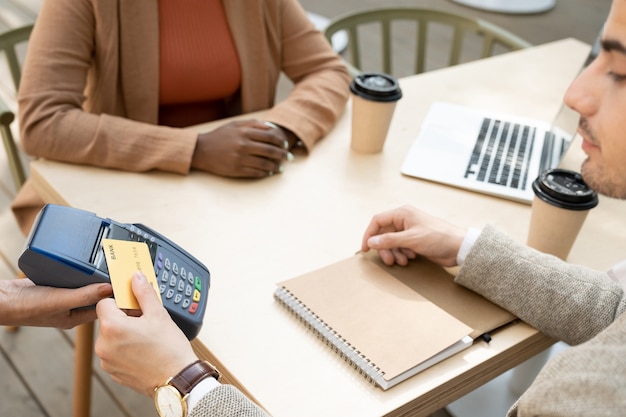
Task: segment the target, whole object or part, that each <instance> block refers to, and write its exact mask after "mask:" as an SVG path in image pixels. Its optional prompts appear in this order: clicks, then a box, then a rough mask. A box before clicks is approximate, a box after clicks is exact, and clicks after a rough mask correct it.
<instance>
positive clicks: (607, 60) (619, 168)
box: [565, 0, 626, 199]
mask: <svg viewBox="0 0 626 417" xmlns="http://www.w3.org/2000/svg"><path fill="white" fill-rule="evenodd" d="M565 103H566V104H567V105H568V106H570V107H571V108H572V109H574V110H576V111H577V112H578V113H579V114H580V116H581V118H580V124H579V127H578V133H579V134H580V135H581V136H582V138H583V145H582V149H583V151H584V152H585V153H586V154H587V159H586V160H585V162H583V166H582V169H581V173H582V176H583V178H584V180H585V182H586V183H587V184H588V185H589V186H590V187H591V188H593V189H594V190H596V191H597V192H599V193H601V194H604V195H607V196H609V197H614V198H621V199H626V0H614V1H613V4H612V6H611V11H610V13H609V17H608V19H607V22H606V26H605V28H604V33H603V35H602V50H601V52H600V54H599V55H598V57H597V58H596V59H595V60H594V61H593V62H592V63H591V64H590V65H589V66H588V67H587V68H586V69H585V70H584V71H583V72H582V73H581V74H580V76H579V77H578V78H577V79H576V80H575V81H574V82H573V83H572V85H571V86H570V88H569V89H568V91H567V93H566V94H565Z"/></svg>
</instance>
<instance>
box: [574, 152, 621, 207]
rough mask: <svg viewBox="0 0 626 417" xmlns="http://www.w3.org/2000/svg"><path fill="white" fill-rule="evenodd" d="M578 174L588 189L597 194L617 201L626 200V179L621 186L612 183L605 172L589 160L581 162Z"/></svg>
mask: <svg viewBox="0 0 626 417" xmlns="http://www.w3.org/2000/svg"><path fill="white" fill-rule="evenodd" d="M580 174H581V175H582V177H583V180H584V181H585V183H586V184H587V185H588V186H589V188H591V189H592V190H594V191H595V192H597V193H598V194H602V195H603V196H606V197H610V198H616V199H619V200H624V199H626V179H625V180H624V181H622V183H621V184H620V183H616V182H614V181H612V180H611V177H610V176H609V175H606V172H605V170H604V169H602V167H598V166H595V165H594V164H593V162H592V161H591V160H590V159H589V158H587V159H585V161H584V162H583V164H582V166H581V168H580Z"/></svg>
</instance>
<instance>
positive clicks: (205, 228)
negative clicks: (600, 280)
mask: <svg viewBox="0 0 626 417" xmlns="http://www.w3.org/2000/svg"><path fill="white" fill-rule="evenodd" d="M588 50H589V46H588V45H585V44H583V43H581V42H578V41H576V40H573V39H567V40H563V41H559V42H555V43H551V44H547V45H543V46H539V47H535V48H531V49H528V50H524V51H518V52H514V53H510V54H506V55H502V56H498V57H495V58H490V59H487V60H483V61H478V62H473V63H469V64H465V65H461V66H458V67H454V68H448V69H444V70H440V71H434V72H430V73H426V74H423V75H419V76H412V77H407V78H405V79H402V80H401V86H402V89H403V92H404V97H403V99H402V100H401V101H400V102H399V104H398V106H397V109H396V114H395V115H394V120H393V123H392V126H391V128H390V132H389V136H388V141H387V143H386V145H385V149H384V151H383V153H382V154H379V155H359V154H355V153H353V152H351V151H350V149H349V131H350V117H349V115H350V106H349V105H348V108H347V112H346V114H345V115H344V116H343V117H342V118H341V120H340V121H339V123H338V124H337V126H336V127H335V129H334V130H333V131H332V132H331V133H330V134H329V135H328V137H326V138H325V139H324V140H323V141H322V142H321V143H320V144H319V145H318V146H317V147H316V148H315V149H314V150H313V152H312V154H311V155H310V156H308V157H302V156H301V157H297V158H296V160H295V161H294V162H292V163H290V164H288V165H287V166H286V170H285V172H284V173H283V174H282V175H275V176H273V177H271V178H267V179H263V180H233V179H226V178H220V177H216V176H212V175H207V174H204V173H200V172H193V173H192V174H191V175H189V176H187V177H185V176H179V175H173V174H167V173H158V172H151V173H147V174H136V173H127V172H120V171H114V170H102V169H98V168H92V167H82V166H73V165H67V164H62V163H56V162H50V161H44V160H40V161H36V162H34V163H33V164H32V174H31V175H32V178H33V179H34V180H35V182H36V185H37V187H38V190H39V191H40V193H41V194H42V196H44V198H45V199H46V200H47V201H49V202H55V203H65V204H68V205H71V206H74V207H78V208H82V209H86V210H90V211H94V212H96V213H98V214H99V215H100V216H103V217H111V218H113V219H115V220H117V221H121V222H141V223H144V224H146V225H148V226H150V227H152V228H154V229H156V230H158V231H159V232H161V233H163V234H165V235H166V236H168V237H169V238H171V239H172V240H173V241H175V242H177V243H178V244H180V245H181V246H182V247H184V248H185V249H187V250H188V251H189V252H191V253H192V254H194V255H195V256H196V257H198V258H199V259H200V260H202V261H203V262H204V263H205V264H206V265H207V266H208V267H209V269H210V271H211V273H212V286H211V291H210V294H209V303H208V308H207V312H206V316H205V322H204V326H203V329H202V331H201V333H200V335H199V337H198V340H199V342H200V343H196V347H197V348H198V349H199V350H200V351H202V352H203V354H205V355H207V356H208V357H209V358H211V359H214V360H217V361H218V362H219V364H220V366H221V367H222V368H223V369H224V370H226V371H227V373H228V374H229V375H230V376H231V377H234V378H235V379H236V382H237V383H238V385H239V386H241V387H242V388H244V389H245V390H246V391H247V392H248V393H250V394H251V395H253V396H254V398H255V399H256V400H257V401H258V402H259V403H260V404H262V405H263V406H264V407H265V408H266V409H267V410H268V411H269V412H270V413H272V414H273V415H274V416H294V415H298V416H308V415H311V416H313V415H315V416H317V415H337V414H339V413H341V414H342V415H352V416H377V415H385V414H401V413H403V412H407V411H409V410H412V411H413V412H415V413H416V414H414V415H425V414H427V413H429V412H432V411H434V410H436V409H438V408H441V407H442V406H444V405H446V404H447V403H449V402H451V401H453V400H454V399H456V398H458V397H460V396H461V395H463V394H465V393H467V392H469V391H470V390H472V389H473V388H476V387H477V386H479V385H480V384H482V383H484V382H486V381H488V380H489V379H491V378H493V377H495V376H497V375H498V374H499V373H501V372H504V371H505V370H507V369H509V368H511V367H512V366H515V365H516V364H517V363H519V362H520V361H522V360H523V359H525V358H527V357H529V356H531V355H533V354H535V353H537V352H539V351H541V350H543V349H545V348H546V347H547V346H548V345H549V344H550V343H551V342H552V341H551V340H549V339H548V338H546V337H545V336H543V335H541V334H539V333H538V332H536V331H535V330H534V329H532V328H530V327H529V326H527V325H525V324H523V323H519V324H516V325H513V326H510V327H508V328H506V329H504V330H502V331H500V332H499V333H497V334H496V335H494V338H493V341H492V342H491V343H490V344H489V345H487V344H486V343H483V342H479V343H476V344H475V345H474V346H472V347H471V348H470V349H468V350H466V351H465V352H463V353H461V354H459V355H457V356H456V357H454V358H452V359H450V360H447V361H445V362H443V363H441V364H439V365H437V366H435V367H433V368H431V369H430V370H427V371H425V372H423V373H421V374H419V375H417V376H415V377H413V378H411V379H409V380H407V381H405V382H403V383H401V384H399V385H398V386H396V387H394V388H392V389H390V390H388V391H382V390H380V389H378V388H376V387H374V386H372V385H370V384H369V383H368V382H367V381H365V379H364V378H363V377H361V376H360V375H359V374H358V373H357V372H356V371H355V370H353V369H352V368H350V367H349V366H348V365H347V364H346V363H345V362H343V361H342V360H341V359H340V358H339V357H338V356H337V355H335V354H334V353H333V352H332V351H331V349H329V348H328V347H327V346H326V345H324V344H323V343H322V342H321V341H319V340H318V339H317V338H316V337H315V336H313V334H312V333H310V332H309V331H308V330H306V329H305V328H304V326H302V325H301V324H300V323H299V322H298V321H296V320H295V319H294V318H292V317H291V316H290V315H289V314H288V313H287V312H286V311H285V310H284V309H283V308H282V307H280V306H279V305H278V304H277V303H276V302H274V300H273V298H272V292H273V291H274V288H275V283H276V282H278V281H280V280H283V279H286V278H290V277H293V276H296V275H299V274H302V273H304V272H308V271H310V270H312V269H315V268H319V267H322V266H325V265H327V264H329V263H332V262H335V261H338V260H340V259H343V258H345V257H348V256H350V255H352V254H353V253H354V252H355V251H356V250H358V249H359V246H360V240H361V236H362V233H363V231H364V229H365V227H366V225H367V224H368V223H369V221H370V219H371V216H372V215H373V214H375V213H377V212H379V211H382V210H386V209H389V208H393V207H396V206H398V205H401V204H405V203H409V204H413V205H416V206H419V207H421V208H423V209H425V210H427V211H430V212H432V213H434V214H439V215H441V216H443V217H445V218H447V219H449V220H450V221H452V222H455V223H457V224H460V225H466V226H477V227H480V226H482V225H484V224H486V223H491V224H494V225H496V226H498V227H499V228H501V229H503V230H505V231H506V232H508V233H509V234H510V235H511V236H513V237H514V238H516V239H518V240H519V241H525V238H526V229H527V227H528V221H529V216H530V208H529V206H527V205H523V204H520V203H514V202H510V201H505V200H503V199H499V198H494V197H488V196H484V195H480V194H476V193H471V192H467V191H463V190H460V189H456V188H452V187H447V186H442V185H438V184H435V183H431V182H427V181H420V180H417V179H414V178H409V177H405V176H403V175H401V174H400V172H399V169H400V165H401V163H402V160H403V158H404V155H405V154H406V152H407V150H408V148H409V146H410V145H411V143H412V141H413V139H414V138H415V136H416V134H417V132H418V130H419V127H420V122H421V120H422V118H423V116H424V114H425V112H426V110H427V108H428V106H429V103H431V102H432V101H433V100H448V101H453V102H457V103H462V104H469V105H473V106H476V107H482V108H485V109H495V110H498V111H506V112H515V113H518V114H521V115H524V116H527V117H535V118H540V119H544V120H547V121H549V120H550V119H551V118H552V117H553V116H554V114H556V112H557V110H558V108H559V104H560V101H561V99H562V96H563V93H564V91H565V89H566V88H567V85H568V84H569V82H570V81H571V80H572V79H573V78H574V77H575V75H576V73H577V70H578V68H580V65H581V64H582V62H583V61H584V59H585V57H586V54H587V52H588ZM257 116H259V117H262V114H261V115H257ZM582 157H583V155H582V152H581V151H580V146H579V145H576V144H575V145H574V146H572V148H570V151H569V152H568V157H567V161H566V166H567V165H568V164H569V166H571V167H573V168H576V169H577V168H578V166H579V165H580V161H581V160H582ZM623 210H624V205H623V204H621V203H619V202H616V201H612V200H606V199H602V200H601V203H600V205H599V206H598V207H597V208H596V209H594V211H592V213H591V214H590V215H589V217H588V219H587V222H586V224H585V225H584V227H583V230H582V231H581V234H580V238H579V239H578V241H577V243H576V245H575V247H574V249H573V250H572V253H571V256H570V260H571V261H572V262H576V263H582V264H586V265H589V266H591V267H594V268H601V269H606V268H608V267H610V266H611V265H612V264H613V263H615V262H617V261H618V260H619V259H620V258H621V257H622V256H623V253H620V251H621V250H622V249H623V248H624V247H626V223H625V222H620V219H619V215H618V213H620V211H621V212H623ZM603 241H609V242H615V244H613V245H612V246H609V247H602V248H601V247H600V246H601V245H599V244H598V242H603Z"/></svg>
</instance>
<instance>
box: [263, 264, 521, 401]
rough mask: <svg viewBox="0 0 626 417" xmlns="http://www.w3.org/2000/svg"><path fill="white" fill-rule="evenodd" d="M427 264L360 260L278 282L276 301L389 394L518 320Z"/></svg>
mask: <svg viewBox="0 0 626 417" xmlns="http://www.w3.org/2000/svg"><path fill="white" fill-rule="evenodd" d="M452 279H453V278H452V276H451V275H450V274H448V273H447V272H446V271H445V270H443V269H442V268H440V267H438V266H437V265H435V264H433V263H431V262H428V261H426V260H419V261H414V262H412V263H411V264H410V266H408V267H399V266H396V267H387V266H385V265H384V264H382V262H380V261H379V260H378V259H377V258H376V257H374V256H370V255H369V254H368V255H361V254H357V255H355V256H353V257H350V258H348V259H345V260H342V261H340V262H337V263H335V264H332V265H329V266H327V267H324V268H321V269H318V270H316V271H313V272H310V273H307V274H304V275H301V276H299V277H296V278H292V279H289V280H286V281H283V282H279V283H278V288H277V289H276V291H275V292H274V296H275V298H276V299H277V300H278V301H280V302H281V304H282V305H283V306H285V307H286V308H287V309H289V310H290V311H291V312H292V313H293V314H295V315H296V316H297V317H298V319H300V320H301V321H302V322H303V323H305V324H306V325H307V326H308V327H310V328H311V329H312V330H313V331H315V332H316V333H317V335H318V336H319V337H321V338H322V339H323V340H324V341H325V342H326V343H328V344H330V345H332V347H333V348H334V349H335V350H336V351H337V353H339V354H340V355H341V356H342V357H343V358H344V359H345V360H346V361H348V362H350V363H352V365H353V366H354V367H355V368H356V369H357V370H359V372H361V373H362V374H363V375H364V376H365V377H367V378H368V379H369V380H371V381H372V382H374V383H375V384H377V385H378V386H380V387H381V388H382V389H384V390H386V389H388V388H391V387H392V386H394V385H396V384H398V383H400V382H402V381H404V380H405V379H407V378H409V377H411V376H413V375H415V374H417V373H419V372H421V371H423V370H424V369H427V368H429V367H430V366H432V365H434V364H436V363H438V362H440V361H441V360H444V359H446V358H447V357H449V356H451V355H453V354H455V353H458V352H460V351H461V350H463V349H465V348H467V347H469V346H471V344H472V343H473V340H474V339H475V338H476V337H478V336H480V335H482V334H484V333H486V332H488V331H491V330H493V329H495V328H497V327H500V326H502V325H503V324H506V323H508V322H510V321H512V320H514V319H515V317H514V316H513V315H511V314H510V313H508V312H507V311H505V310H503V309H501V308H500V307H498V306H496V305H494V304H492V303H491V302H489V301H487V300H486V299H484V298H482V297H480V296H479V295H477V294H475V293H473V292H471V291H469V290H467V289H465V288H463V287H460V286H458V285H456V284H455V283H454V282H453V280H452Z"/></svg>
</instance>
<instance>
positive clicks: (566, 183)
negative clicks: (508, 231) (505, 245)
mask: <svg viewBox="0 0 626 417" xmlns="http://www.w3.org/2000/svg"><path fill="white" fill-rule="evenodd" d="M533 191H534V192H535V198H534V199H533V203H532V213H531V216H530V228H529V230H528V241H527V244H528V246H530V247H532V248H535V249H537V250H540V251H542V252H545V253H549V254H552V255H555V256H558V257H559V258H561V259H563V260H565V259H566V258H567V256H568V255H569V252H570V250H571V249H572V246H573V245H574V241H575V240H576V236H578V232H579V231H580V228H581V227H582V225H583V223H584V221H585V218H586V217H587V214H588V213H589V210H591V209H592V208H594V207H595V206H596V205H598V195H597V194H596V192H595V191H593V190H592V189H590V188H589V187H588V186H587V184H585V182H584V181H583V179H582V176H581V175H580V174H579V173H577V172H574V171H568V170H565V169H551V170H547V171H545V172H543V173H542V174H541V175H539V177H538V178H537V179H536V180H535V181H534V182H533Z"/></svg>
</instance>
